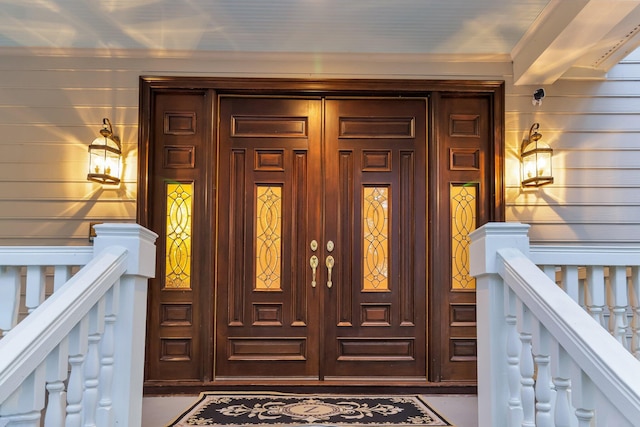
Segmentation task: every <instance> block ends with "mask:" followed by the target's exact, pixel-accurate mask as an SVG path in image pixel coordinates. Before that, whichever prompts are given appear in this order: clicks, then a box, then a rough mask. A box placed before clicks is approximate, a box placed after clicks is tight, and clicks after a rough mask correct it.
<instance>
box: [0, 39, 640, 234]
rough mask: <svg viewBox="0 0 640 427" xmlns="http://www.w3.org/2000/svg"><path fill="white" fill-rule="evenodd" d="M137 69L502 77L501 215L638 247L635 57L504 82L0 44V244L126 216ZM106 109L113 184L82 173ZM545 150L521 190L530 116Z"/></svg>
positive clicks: (296, 61) (257, 59) (490, 68)
mask: <svg viewBox="0 0 640 427" xmlns="http://www.w3.org/2000/svg"><path fill="white" fill-rule="evenodd" d="M141 75H181V76H193V75H203V76H231V77H252V76H256V77H257V76H260V77H288V78H289V77H300V78H395V79H402V78H408V79H411V78H419V79H490V80H505V81H506V121H505V123H506V129H505V136H506V168H505V169H506V170H505V175H506V176H505V181H506V190H507V191H506V196H507V204H506V214H507V220H511V221H522V222H527V223H531V224H532V225H533V227H532V230H531V237H532V240H533V241H535V242H544V241H548V242H557V241H568V242H580V241H588V242H590V243H607V242H620V243H623V242H629V243H630V242H638V241H640V224H638V223H639V222H640V138H639V137H640V84H639V80H640V53H638V52H637V53H635V54H632V55H631V56H630V57H629V58H627V60H625V61H624V62H623V63H621V64H620V65H618V66H616V67H615V68H614V69H613V70H612V71H611V72H610V73H609V77H608V79H607V80H606V81H575V80H564V81H559V82H557V83H555V84H554V85H550V86H545V87H544V88H545V91H546V93H547V96H546V97H545V99H544V100H543V103H542V106H539V107H534V106H533V105H532V103H531V98H532V94H533V91H534V90H535V89H537V86H536V87H534V86H523V87H515V86H513V85H512V84H511V80H512V78H511V65H510V64H509V63H508V62H500V61H497V62H486V63H474V64H465V63H455V64H441V63H435V62H428V63H427V62H418V61H416V60H415V59H411V60H408V59H407V58H404V57H401V56H398V57H392V58H389V57H387V58H372V57H370V56H354V55H343V56H340V55H337V56H332V57H327V56H324V57H322V56H320V57H314V56H287V55H275V56H273V55H271V56H269V55H266V54H265V55H247V54H239V53H228V54H208V55H202V56H200V57H198V58H194V57H183V58H168V57H164V58H153V57H148V56H145V57H134V56H130V55H122V54H112V55H111V57H109V56H107V55H105V53H104V52H102V53H99V54H95V52H93V54H91V52H80V53H78V54H71V53H70V52H56V53H50V52H28V51H17V50H12V49H6V50H0V245H13V244H17V245H26V244H29V245H39V244H70V245H74V244H78V245H84V244H87V236H88V231H89V223H90V222H102V221H127V222H131V221H134V220H135V214H136V197H137V195H136V182H135V181H136V176H137V136H138V133H137V132H138V127H137V123H138V85H139V76H141ZM103 117H108V118H109V119H110V120H111V122H112V123H113V126H114V132H115V133H116V134H117V135H119V136H120V137H121V139H122V141H123V145H124V152H125V164H124V183H123V184H122V185H121V186H120V187H118V188H107V187H105V188H102V187H101V186H100V185H98V184H95V183H90V182H88V181H86V174H87V170H86V169H87V156H88V155H87V146H88V144H89V143H90V142H91V141H92V140H93V138H95V137H96V136H97V133H98V130H99V129H100V127H101V124H102V118H103ZM534 121H537V122H540V126H541V128H540V131H541V133H542V134H543V141H546V142H548V143H549V144H550V145H551V147H552V148H553V149H554V151H555V158H554V175H555V179H556V180H555V183H554V184H552V185H551V186H546V187H543V188H541V189H538V190H533V191H529V190H527V191H523V190H521V188H520V185H519V161H518V157H517V155H518V149H519V145H520V141H521V140H522V138H523V136H524V135H525V133H526V132H527V131H528V129H529V127H530V126H531V124H532V123H533V122H534Z"/></svg>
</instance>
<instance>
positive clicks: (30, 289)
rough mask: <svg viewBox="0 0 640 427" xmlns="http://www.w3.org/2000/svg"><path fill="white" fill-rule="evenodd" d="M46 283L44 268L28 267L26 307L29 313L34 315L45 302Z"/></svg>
mask: <svg viewBox="0 0 640 427" xmlns="http://www.w3.org/2000/svg"><path fill="white" fill-rule="evenodd" d="M45 283H46V279H45V275H44V267H42V266H39V265H29V266H27V289H26V296H25V306H26V307H27V309H28V311H29V313H32V312H33V310H35V309H36V308H38V306H40V304H42V302H43V301H44V295H45V294H44V291H45Z"/></svg>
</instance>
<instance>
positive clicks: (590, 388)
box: [571, 369, 595, 427]
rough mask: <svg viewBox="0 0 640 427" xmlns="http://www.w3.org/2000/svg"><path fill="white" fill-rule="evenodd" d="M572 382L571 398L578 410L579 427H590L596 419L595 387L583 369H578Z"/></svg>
mask: <svg viewBox="0 0 640 427" xmlns="http://www.w3.org/2000/svg"><path fill="white" fill-rule="evenodd" d="M577 371H578V373H577V375H574V378H575V380H574V381H573V382H572V391H571V398H572V401H573V403H574V407H575V408H577V409H576V412H575V414H576V419H577V421H578V427H589V426H590V425H591V421H592V420H593V418H594V415H595V412H594V410H593V408H594V404H595V387H594V384H593V382H592V381H591V379H590V378H589V377H588V376H587V375H586V374H585V373H584V371H583V370H582V369H577Z"/></svg>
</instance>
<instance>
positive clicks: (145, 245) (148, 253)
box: [93, 223, 158, 278]
mask: <svg viewBox="0 0 640 427" xmlns="http://www.w3.org/2000/svg"><path fill="white" fill-rule="evenodd" d="M95 230H96V237H95V239H94V243H93V252H94V254H99V253H100V252H102V251H103V250H104V249H106V248H107V247H109V246H122V247H125V248H126V249H127V251H128V252H129V255H128V261H127V271H126V274H132V275H138V276H143V277H147V278H151V277H154V276H155V263H156V245H155V241H156V239H157V238H158V235H157V234H156V233H154V232H153V231H151V230H148V229H146V228H144V227H143V226H141V225H139V224H130V223H122V224H96V225H95Z"/></svg>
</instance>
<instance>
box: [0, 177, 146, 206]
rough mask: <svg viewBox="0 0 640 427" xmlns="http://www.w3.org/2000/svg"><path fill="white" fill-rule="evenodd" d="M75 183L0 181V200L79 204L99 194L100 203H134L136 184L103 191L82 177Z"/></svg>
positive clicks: (125, 184) (124, 184)
mask: <svg viewBox="0 0 640 427" xmlns="http://www.w3.org/2000/svg"><path fill="white" fill-rule="evenodd" d="M81 178H82V179H81V180H78V181H77V182H70V181H65V182H64V185H60V182H51V181H48V180H47V181H25V180H23V181H18V182H6V181H0V200H35V201H37V200H41V201H50V200H66V201H69V202H81V201H86V200H87V199H91V198H93V197H95V193H97V192H100V201H102V202H111V201H118V202H119V201H135V200H136V192H137V183H131V182H129V183H126V182H125V183H121V185H120V186H119V187H118V189H117V190H111V189H107V188H106V187H105V188H104V189H103V188H102V186H100V185H99V184H96V183H93V182H89V181H87V180H86V176H85V175H82V176H81Z"/></svg>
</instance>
